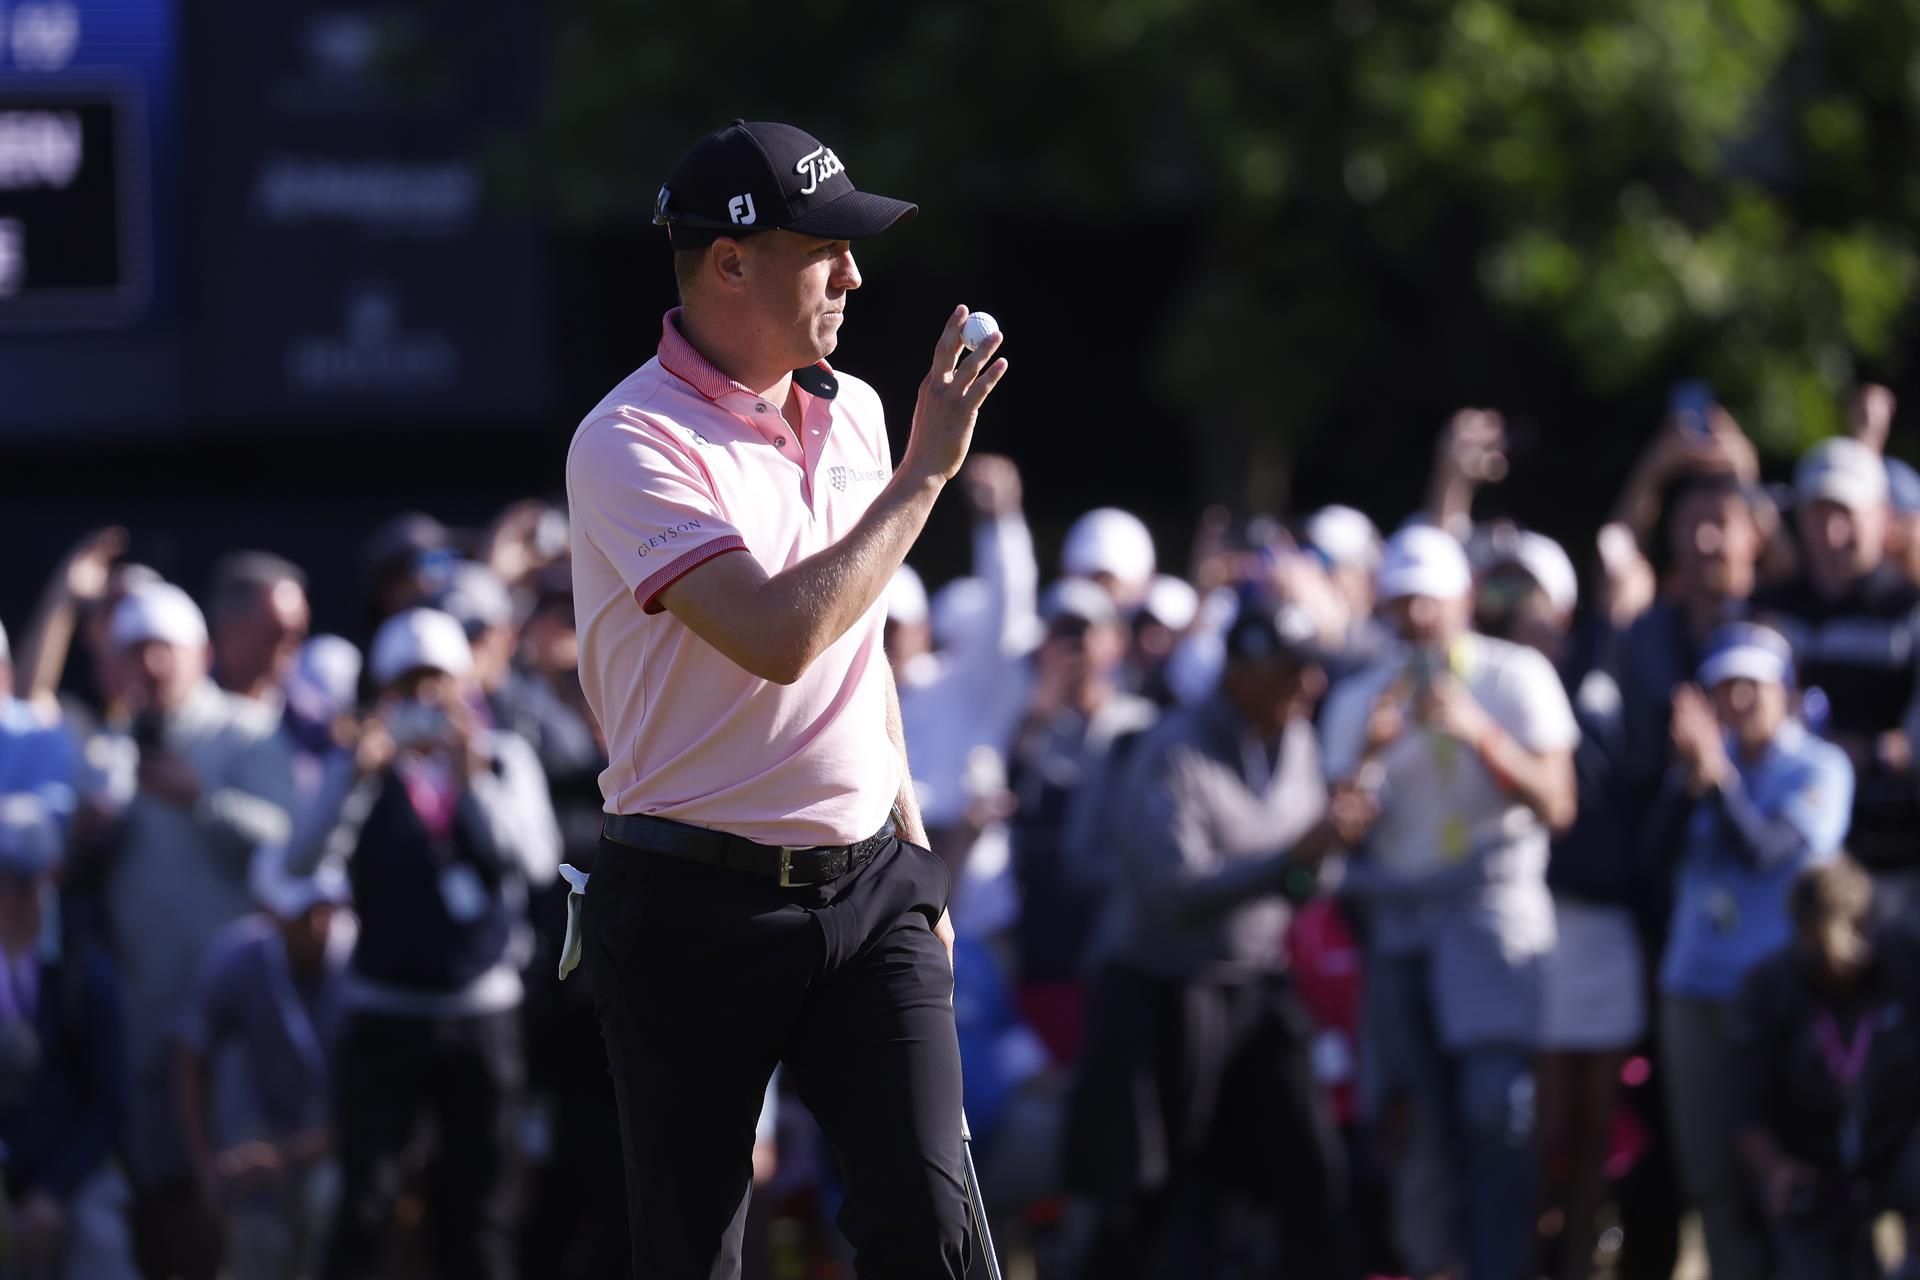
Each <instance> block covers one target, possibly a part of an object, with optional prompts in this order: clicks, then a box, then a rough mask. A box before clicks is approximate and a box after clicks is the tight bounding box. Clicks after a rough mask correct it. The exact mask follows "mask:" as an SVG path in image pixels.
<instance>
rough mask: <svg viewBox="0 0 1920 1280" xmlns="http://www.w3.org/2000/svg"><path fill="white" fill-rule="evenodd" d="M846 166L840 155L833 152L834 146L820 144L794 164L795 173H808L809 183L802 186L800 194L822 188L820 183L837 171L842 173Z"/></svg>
mask: <svg viewBox="0 0 1920 1280" xmlns="http://www.w3.org/2000/svg"><path fill="white" fill-rule="evenodd" d="M845 170H846V166H845V165H843V164H841V163H840V157H839V156H837V155H835V154H833V148H832V147H828V146H824V145H823V146H818V147H815V148H814V149H813V150H811V151H809V152H807V154H805V155H803V156H801V157H800V163H798V164H796V165H794V166H793V171H794V172H795V173H804V174H806V175H807V185H806V186H804V187H802V188H800V194H801V195H803V196H810V195H812V194H813V193H814V192H815V191H818V190H819V189H820V184H821V183H823V182H825V181H826V180H827V179H828V178H831V177H832V176H833V175H834V174H836V173H842V172H844V171H845Z"/></svg>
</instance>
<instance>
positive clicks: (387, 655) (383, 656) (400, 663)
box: [367, 609, 473, 685]
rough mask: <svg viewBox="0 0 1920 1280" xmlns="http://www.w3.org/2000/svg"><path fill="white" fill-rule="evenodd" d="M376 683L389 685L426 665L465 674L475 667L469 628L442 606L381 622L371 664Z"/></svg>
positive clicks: (407, 611)
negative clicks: (443, 609)
mask: <svg viewBox="0 0 1920 1280" xmlns="http://www.w3.org/2000/svg"><path fill="white" fill-rule="evenodd" d="M367 665H368V666H369V668H371V670H372V672H373V680H374V683H375V684H379V685H389V684H392V683H393V682H394V681H395V680H398V679H399V678H400V677H401V676H403V675H406V674H407V673H408V672H409V671H418V670H421V669H422V668H425V669H427V670H430V671H444V672H446V673H447V674H448V675H450V676H464V675H466V674H467V673H468V672H470V671H472V670H473V649H472V648H471V647H470V646H469V645H468V644H467V632H466V628H464V627H462V626H461V625H460V624H459V622H458V621H456V620H455V619H454V618H453V616H452V615H451V614H445V613H442V612H440V611H439V610H438V609H408V610H406V611H405V612H403V613H396V614H394V615H393V616H392V617H391V618H388V619H387V620H386V621H385V622H383V623H381V624H380V630H379V631H377V632H375V633H374V637H373V657H372V659H371V660H370V661H369V662H368V664H367Z"/></svg>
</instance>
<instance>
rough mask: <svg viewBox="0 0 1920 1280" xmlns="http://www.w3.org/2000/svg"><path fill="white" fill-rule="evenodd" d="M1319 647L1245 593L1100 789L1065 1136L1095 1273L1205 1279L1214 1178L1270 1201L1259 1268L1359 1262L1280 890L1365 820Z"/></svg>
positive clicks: (1318, 1272) (1307, 630)
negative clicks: (1344, 759)
mask: <svg viewBox="0 0 1920 1280" xmlns="http://www.w3.org/2000/svg"><path fill="white" fill-rule="evenodd" d="M1317 643H1318V634H1317V629H1316V627H1315V625H1314V623H1313V621H1312V619H1311V618H1309V617H1307V616H1306V614H1305V613H1304V612H1303V611H1301V610H1299V609H1297V608H1292V607H1289V608H1286V609H1282V610H1281V611H1280V612H1279V613H1277V614H1275V613H1273V612H1271V610H1270V608H1269V607H1266V606H1262V605H1260V604H1251V603H1250V604H1249V605H1248V606H1247V607H1246V608H1245V609H1244V610H1243V613H1242V616H1241V617H1240V618H1239V619H1238V620H1237V621H1236V622H1235V623H1234V624H1233V625H1232V627H1231V628H1230V629H1229V631H1228V634H1227V665H1226V669H1225V672H1224V674H1223V675H1222V678H1221V682H1220V686H1219V689H1218V691H1217V692H1216V694H1215V695H1214V697H1213V698H1212V699H1211V700H1209V701H1208V702H1207V703H1206V704H1204V705H1203V706H1200V707H1196V708H1191V709H1182V710H1178V711H1174V712H1172V713H1170V714H1169V715H1168V717H1167V718H1166V719H1165V720H1164V721H1162V722H1161V723H1160V724H1159V725H1157V726H1156V727H1155V728H1153V729H1152V730H1150V731H1149V732H1148V734H1147V736H1146V738H1145V740H1144V741H1143V742H1142V743H1141V744H1140V746H1139V748H1138V750H1137V753H1136V755H1135V757H1134V761H1133V763H1132V764H1131V766H1130V767H1129V768H1128V770H1127V774H1126V779H1127V780H1126V783H1125V784H1124V786H1123V787H1122V788H1121V789H1120V790H1119V791H1117V792H1113V793H1110V796H1111V797H1112V798H1111V801H1110V802H1111V803H1113V804H1114V805H1115V806H1116V808H1117V810H1118V813H1117V815H1116V816H1117V820H1116V822H1115V823H1114V824H1113V830H1114V833H1115V835H1116V837H1117V841H1118V846H1119V847H1118V848H1117V849H1116V850H1115V851H1113V853H1111V854H1109V855H1108V856H1109V858H1110V859H1112V860H1113V862H1114V864H1115V867H1114V873H1113V874H1112V876H1111V878H1112V881H1113V885H1114V892H1113V896H1112V899H1111V901H1110V903H1109V904H1108V908H1109V911H1110V912H1111V913H1112V919H1111V922H1110V924H1109V926H1108V928H1106V929H1105V930H1103V933H1104V935H1105V937H1106V938H1107V939H1108V941H1109V946H1108V948H1107V949H1106V957H1105V961H1106V962H1105V964H1104V965H1103V966H1102V968H1101V970H1100V973H1099V976H1098V979H1097V991H1098V995H1097V997H1096V999H1097V1004H1096V1008H1095V1012H1094V1014H1093V1018H1094V1025H1093V1037H1094V1039H1093V1042H1092V1044H1091V1046H1090V1052H1089V1054H1088V1056H1087V1060H1086V1063H1085V1066H1084V1068H1083V1072H1082V1077H1081V1082H1080V1086H1079V1090H1078V1094H1077V1097H1076V1099H1075V1104H1074V1117H1073V1120H1072V1123H1071V1130H1070V1137H1069V1152H1070V1154H1069V1160H1070V1164H1071V1167H1072V1169H1073V1180H1074V1184H1075V1186H1076V1187H1077V1189H1079V1190H1081V1191H1082V1192H1084V1193H1087V1194H1090V1195H1092V1196H1093V1197H1094V1198H1095V1199H1096V1200H1097V1201H1098V1202H1099V1203H1100V1205H1101V1207H1102V1209H1103V1210H1104V1211H1105V1212H1104V1215H1103V1218H1104V1221H1103V1222H1102V1224H1101V1233H1100V1238H1099V1240H1098V1242H1097V1244H1096V1245H1095V1252H1094V1254H1093V1257H1092V1258H1090V1259H1089V1260H1088V1262H1087V1264H1086V1266H1085V1268H1084V1272H1083V1273H1084V1274H1086V1275H1088V1276H1101V1277H1107V1276H1126V1275H1167V1276H1176V1275H1177V1276H1210V1275H1213V1274H1215V1270H1214V1268H1215V1267H1216V1266H1217V1265H1219V1263H1220V1261H1221V1259H1220V1258H1219V1257H1218V1252H1219V1249H1220V1245H1221V1241H1222V1222H1221V1220H1220V1219H1219V1218H1218V1217H1217V1213H1218V1205H1217V1204H1216V1203H1214V1201H1215V1200H1216V1198H1217V1197H1218V1196H1219V1195H1220V1194H1222V1193H1223V1192H1224V1193H1227V1194H1239V1195H1242V1196H1248V1197H1252V1198H1253V1201H1254V1203H1255V1204H1257V1205H1260V1206H1262V1207H1263V1208H1264V1209H1265V1210H1270V1211H1277V1213H1278V1215H1279V1219H1280V1233H1279V1263H1278V1266H1277V1267H1274V1269H1272V1270H1271V1271H1270V1272H1268V1273H1270V1274H1285V1275H1298V1276H1342V1275H1348V1274H1357V1270H1356V1262H1355V1257H1354V1256H1352V1255H1351V1249H1350V1245H1351V1243H1352V1242H1351V1241H1349V1240H1348V1239H1347V1238H1346V1232H1345V1221H1344V1214H1345V1208H1346V1204H1345V1194H1344V1189H1345V1172H1344V1169H1345V1161H1344V1155H1343V1153H1342V1151H1341V1149H1340V1144H1339V1137H1338V1134H1337V1132H1336V1131H1335V1128H1334V1122H1333V1119H1332V1116H1331V1114H1330V1113H1329V1112H1328V1110H1327V1107H1326V1101H1325V1098H1324V1096H1323V1095H1322V1093H1321V1091H1320V1088H1319V1086H1318V1084H1317V1082H1316V1080H1315V1078H1314V1074H1313V1070H1312V1067H1311V1063H1310V1060H1309V1052H1310V1049H1311V1041H1310V1036H1309V1034H1308V1032H1307V1026H1308V1024H1307V1019H1306V1015H1305V1013H1304V1011H1303V1010H1301V1008H1300V1007H1299V1004H1298V1000H1297V998H1296V997H1295V995H1294V993H1293V990H1292V986H1291V984H1290V983H1289V981H1288V980H1287V977H1286V974H1285V971H1284V968H1283V963H1284V961H1283V957H1284V952H1283V950H1282V945H1281V941H1282V936H1283V935H1284V933H1285V930H1286V923H1287V918H1288V907H1287V900H1289V899H1291V900H1293V901H1300V900H1302V899H1303V898H1304V897H1305V896H1307V895H1308V894H1309V893H1311V891H1312V888H1313V885H1314V883H1315V880H1316V875H1317V871H1318V866H1319V863H1320V861H1321V859H1322V858H1324V857H1325V856H1326V855H1327V854H1328V853H1329V852H1331V851H1333V850H1334V849H1335V848H1336V847H1339V846H1342V845H1345V844H1348V843H1351V842H1352V841H1354V840H1355V839H1357V838H1358V837H1359V836H1360V835H1361V834H1362V833H1363V832H1364V831H1365V830H1366V828H1367V825H1368V823H1369V822H1370V821H1371V820H1372V817H1373V814H1374V806H1373V803H1372V801H1371V800H1370V799H1368V798H1366V797H1364V796H1363V795H1361V794H1360V793H1358V792H1357V791H1354V790H1352V789H1351V788H1341V789H1336V790H1335V792H1334V793H1333V797H1332V799H1331V801H1329V798H1328V791H1327V784H1326V779H1325V777H1324V775H1323V774H1322V772H1321V767H1320V751H1319V746H1318V743H1317V742H1316V741H1315V738H1314V733H1313V727H1312V721H1311V716H1312V713H1313V708H1314V705H1315V703H1316V702H1317V701H1318V700H1319V697H1320V695H1321V694H1322V693H1323V692H1324V691H1325V688H1326V676H1325V672H1324V670H1323V669H1322V667H1321V665H1320V658H1319V654H1318V650H1317ZM1269 1266H1272V1264H1271V1263H1269Z"/></svg>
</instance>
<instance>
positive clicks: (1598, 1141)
mask: <svg viewBox="0 0 1920 1280" xmlns="http://www.w3.org/2000/svg"><path fill="white" fill-rule="evenodd" d="M1578 590H1579V588H1578V581H1577V579H1576V577H1575V574H1574V568H1573V562H1572V561H1571V560H1569V559H1568V558H1567V554H1566V552H1565V551H1563V550H1562V549H1561V548H1560V546H1559V544H1558V543H1556V542H1554V541H1553V540H1552V539H1550V538H1546V537H1542V536H1541V535H1540V534H1537V533H1530V532H1515V533H1513V534H1512V535H1511V536H1510V537H1509V538H1507V539H1506V540H1504V541H1503V542H1502V543H1501V544H1500V545H1499V546H1497V547H1496V548H1495V549H1494V550H1493V552H1492V556H1491V561H1490V565H1489V568H1488V571H1487V573H1486V575H1485V576H1484V577H1483V578H1482V579H1481V582H1480V589H1479V592H1478V603H1477V606H1476V610H1475V614H1476V618H1477V620H1478V625H1479V629H1480V630H1481V631H1482V632H1484V633H1485V634H1487V635H1489V636H1493V637H1496V638H1498V639H1502V640H1509V641H1512V642H1513V643H1515V644H1522V645H1526V646H1527V647H1528V648H1530V649H1533V650H1535V651H1537V652H1539V653H1540V654H1541V655H1542V656H1543V657H1545V658H1547V659H1548V660H1549V661H1550V662H1553V663H1554V665H1555V666H1556V668H1558V669H1559V670H1560V672H1561V679H1562V684H1563V687H1565V689H1566V692H1567V696H1568V698H1569V699H1570V700H1571V702H1572V705H1573V712H1574V720H1575V723H1576V724H1577V725H1578V726H1579V730H1580V742H1579V745H1578V746H1577V747H1575V748H1574V753H1573V768H1574V776H1575V779H1576V784H1577V788H1578V792H1579V804H1578V813H1577V815H1576V816H1575V819H1574V824H1573V826H1572V827H1571V828H1570V829H1568V830H1567V831H1565V832H1562V833H1561V834H1559V835H1557V836H1556V837H1555V838H1554V840H1553V844H1552V851H1551V854H1550V857H1549V860H1548V863H1547V886H1548V888H1549V889H1551V890H1552V892H1553V920H1554V938H1555V942H1554V948H1553V950H1552V952H1551V953H1550V954H1549V956H1548V960H1547V970H1546V999H1545V1007H1544V1008H1545V1019H1544V1024H1543V1026H1542V1028H1541V1048H1542V1051H1543V1052H1542V1053H1541V1055H1540V1064H1539V1103H1538V1106H1539V1121H1540V1154H1541V1160H1542V1169H1543V1171H1544V1181H1545V1189H1546V1193H1547V1194H1546V1215H1545V1224H1546V1230H1545V1232H1544V1234H1545V1235H1546V1236H1547V1238H1548V1241H1549V1245H1550V1248H1551V1249H1552V1251H1553V1256H1554V1265H1553V1266H1552V1267H1551V1268H1550V1272H1549V1274H1552V1275H1555V1276H1558V1277H1562V1278H1563V1280H1584V1278H1585V1277H1586V1276H1588V1275H1590V1274H1591V1273H1592V1270H1593V1256H1594V1249H1595V1247H1596V1245H1597V1244H1598V1242H1599V1239H1600V1221H1599V1217H1600V1210H1601V1206H1602V1201H1603V1200H1604V1198H1605V1191H1606V1183H1605V1168H1604V1166H1605V1162H1606V1158H1607V1153H1608V1146H1609V1143H1610V1141H1611V1139H1612V1136H1613V1116H1614V1105H1615V1102H1616V1098H1617V1095H1618V1093H1619V1080H1620V1068H1621V1065H1622V1063H1623V1062H1624V1061H1625V1059H1626V1055H1627V1051H1628V1050H1630V1049H1632V1048H1633V1046H1634V1045H1635V1044H1637V1043H1638V1042H1639V1040H1640V1037H1641V1035H1642V1034H1643V1033H1644V1031H1645V1030H1646V1020H1647V1019H1646V1000H1645V993H1644V990H1643V975H1642V969H1641V963H1640V940H1639V937H1638V935H1637V932H1636V930H1635V927H1634V915H1633V912H1632V911H1631V909H1630V907H1631V904H1632V903H1633V901H1634V900H1635V896H1636V892H1637V890H1638V883H1637V881H1638V880H1639V878H1640V869H1639V868H1638V866H1637V865H1636V860H1635V858H1634V856H1633V847H1632V844H1631V842H1630V840H1629V838H1628V831H1627V826H1626V823H1625V821H1624V812H1623V809H1624V806H1623V799H1622V796H1621V794H1620V768H1621V740H1620V694H1619V690H1618V689H1617V688H1616V687H1615V686H1614V683H1613V680H1612V678H1611V677H1610V676H1608V675H1606V674H1605V673H1604V672H1599V671H1595V672H1590V673H1588V674H1587V675H1586V676H1585V677H1584V678H1583V679H1581V680H1580V681H1579V683H1578V685H1577V686H1575V685H1572V684H1570V683H1569V679H1570V672H1569V671H1568V670H1567V667H1566V663H1567V660H1568V658H1569V656H1570V650H1571V647H1572V645H1571V630H1572V624H1573V612H1574V606H1575V604H1576V603H1577V601H1578Z"/></svg>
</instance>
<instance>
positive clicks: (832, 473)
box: [827, 467, 887, 493]
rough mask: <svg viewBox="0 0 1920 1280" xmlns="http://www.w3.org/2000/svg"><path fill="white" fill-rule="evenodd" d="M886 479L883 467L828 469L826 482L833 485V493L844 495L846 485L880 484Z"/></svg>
mask: <svg viewBox="0 0 1920 1280" xmlns="http://www.w3.org/2000/svg"><path fill="white" fill-rule="evenodd" d="M886 478H887V471H886V468H884V467H874V468H871V469H861V468H858V467H829V468H827V480H828V481H829V482H830V483H831V484H832V485H833V488H834V492H836V493H845V492H846V491H847V486H848V485H854V484H880V483H881V482H883V481H884V480H886Z"/></svg>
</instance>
